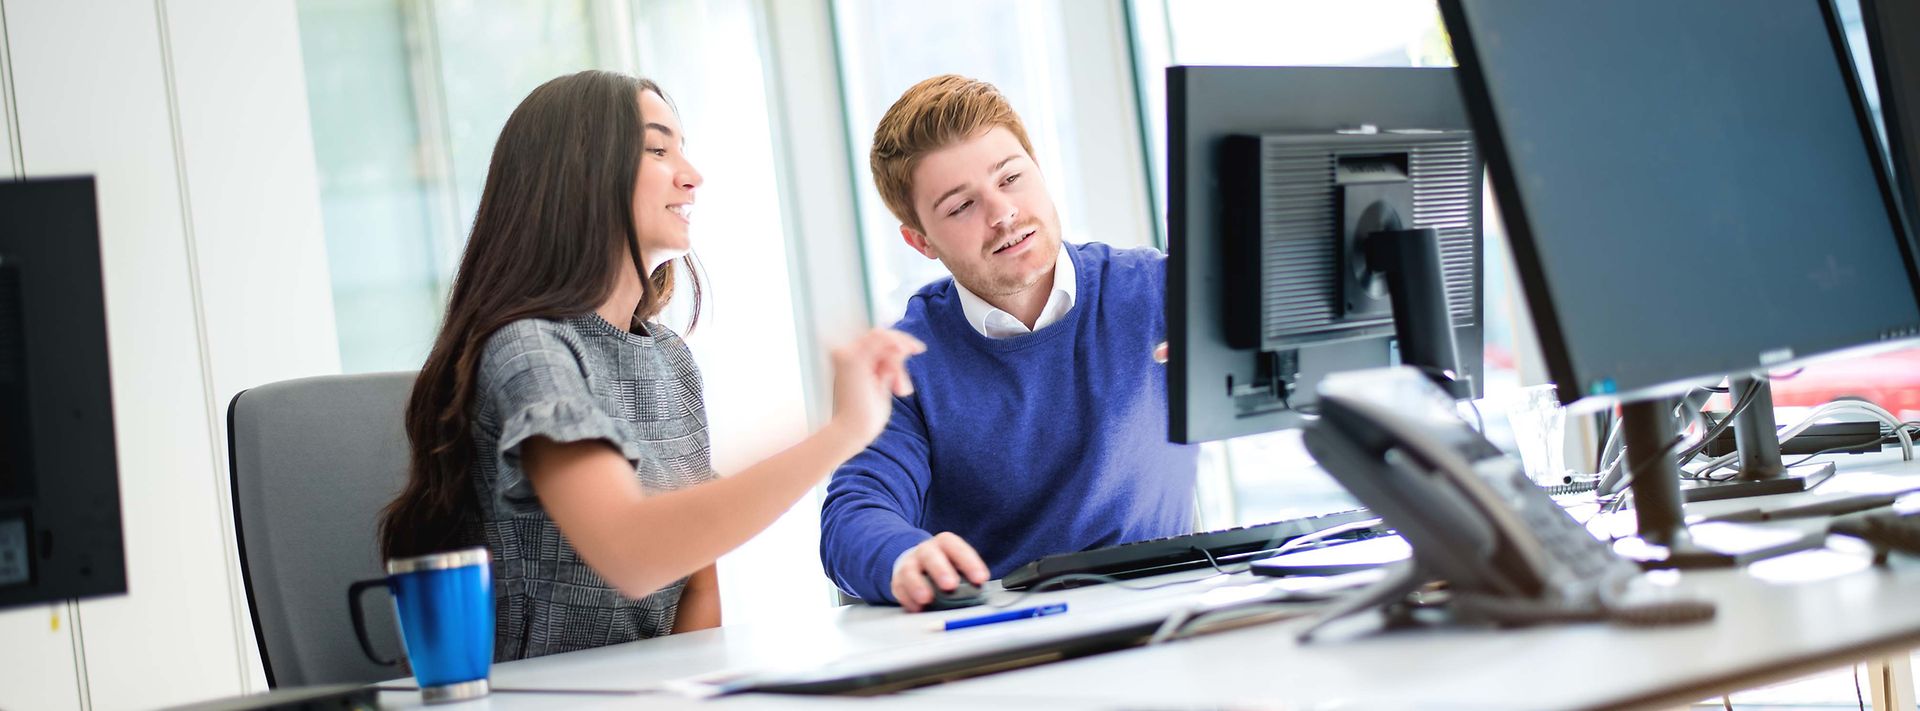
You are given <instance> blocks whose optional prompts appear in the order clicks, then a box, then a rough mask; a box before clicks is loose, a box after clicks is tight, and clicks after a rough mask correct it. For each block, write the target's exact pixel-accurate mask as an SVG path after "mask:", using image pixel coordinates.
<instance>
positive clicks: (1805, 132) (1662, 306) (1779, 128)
mask: <svg viewBox="0 0 1920 711" xmlns="http://www.w3.org/2000/svg"><path fill="white" fill-rule="evenodd" d="M1440 5H1441V9H1442V14H1443V16H1444V19H1445V21H1446V24H1447V28H1448V30H1449V32H1450V34H1451V36H1452V38H1453V43H1454V44H1453V46H1454V51H1455V54H1456V56H1457V57H1458V59H1459V62H1460V77H1461V80H1462V82H1461V86H1462V90H1463V95H1464V96H1465V97H1466V99H1467V102H1468V108H1469V110H1470V111H1471V113H1472V114H1473V116H1474V130H1475V133H1476V134H1477V135H1478V136H1479V137H1480V139H1481V146H1482V148H1483V150H1484V151H1485V153H1486V155H1487V165H1488V172H1489V175H1490V178H1491V179H1492V181H1493V186H1494V191H1495V194H1496V195H1497V197H1498V204H1499V205H1500V209H1501V212H1502V217H1503V218H1504V223H1505V225H1506V229H1507V234H1508V235H1509V237H1510V240H1511V242H1512V245H1513V249H1514V257H1515V262H1516V266H1517V268H1518V270H1519V277H1520V283H1521V285H1522V286H1523V288H1524V290H1525V293H1526V299H1527V303H1528V305H1529V306H1530V308H1531V309H1532V311H1533V317H1534V319H1533V320H1534V323H1535V325H1536V326H1537V328H1538V329H1539V336H1540V344H1541V349H1542V351H1543V355H1544V356H1545V360H1546V365H1547V370H1548V373H1549V375H1551V376H1552V379H1553V380H1554V382H1555V383H1556V384H1558V385H1559V394H1560V398H1561V400H1562V401H1564V402H1568V403H1573V402H1575V401H1577V400H1580V399H1582V398H1587V397H1594V396H1599V398H1597V399H1600V400H1612V399H1618V400H1623V401H1635V400H1644V399H1646V398H1650V397H1661V396H1665V395H1671V394H1675V393H1676V392H1677V391H1678V390H1679V389H1684V388H1685V387H1686V386H1687V385H1689V384H1699V383H1701V382H1703V381H1705V380H1708V379H1712V378H1717V377H1718V376H1720V375H1724V374H1734V373H1748V372H1753V371H1756V370H1759V369H1763V368H1769V367H1775V366H1780V365H1784V364H1789V363H1793V362H1796V361H1799V360H1802V359H1805V358H1807V357H1810V356H1814V355H1817V354H1821V353H1828V352H1833V351H1836V350H1841V349H1848V348H1851V347H1856V346H1863V345H1868V344H1876V343H1890V342H1897V341H1902V340H1905V339H1911V338H1912V337H1913V336H1914V335H1915V334H1916V333H1920V301H1917V300H1916V282H1915V279H1914V255H1913V247H1912V244H1911V243H1910V242H1909V241H1908V239H1907V237H1906V236H1905V234H1904V229H1903V228H1902V227H1901V219H1900V216H1899V212H1898V210H1897V208H1896V203H1895V201H1894V198H1893V191H1892V188H1891V186H1890V184H1889V181H1888V178H1887V175H1886V171H1885V170H1884V166H1883V165H1882V164H1881V162H1880V160H1879V154H1878V150H1877V145H1876V143H1877V142H1876V141H1875V139H1874V137H1873V134H1872V129H1871V127H1870V124H1869V123H1868V122H1867V120H1866V119H1865V118H1864V117H1865V115H1866V114H1865V112H1864V108H1863V106H1862V97H1861V95H1860V86H1859V84H1858V82H1857V80H1856V78H1855V77H1854V76H1853V68H1852V64H1851V62H1850V61H1849V60H1848V58H1847V56H1846V53H1845V45H1844V42H1842V41H1841V40H1840V36H1839V28H1838V23H1837V19H1836V18H1835V17H1834V14H1833V13H1834V11H1833V9H1832V7H1831V6H1829V5H1827V4H1826V3H1825V2H1823V1H1822V0H1778V1H1775V2H1765V3H1755V2H1751V1H1750V0H1689V1H1688V2H1671V1H1670V0H1610V1H1609V2H1592V1H1591V0H1528V1H1527V2H1511V1H1509V0H1443V1H1442V2H1441V3H1440Z"/></svg>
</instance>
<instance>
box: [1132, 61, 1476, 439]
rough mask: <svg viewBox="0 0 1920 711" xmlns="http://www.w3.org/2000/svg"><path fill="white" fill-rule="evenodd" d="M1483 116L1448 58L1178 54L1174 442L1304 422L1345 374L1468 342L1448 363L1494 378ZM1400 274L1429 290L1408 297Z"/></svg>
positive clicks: (1172, 189)
mask: <svg viewBox="0 0 1920 711" xmlns="http://www.w3.org/2000/svg"><path fill="white" fill-rule="evenodd" d="M1467 129H1468V119H1467V114H1466V110H1465V109H1464V107H1463V106H1462V105H1461V102H1460V99H1459V93H1458V88H1457V87H1456V85H1455V80H1454V75H1453V71H1452V70H1449V69H1430V68H1373V67H1171V68H1169V69H1168V70H1167V133H1168V137H1167V173H1168V180H1167V190H1168V195H1167V203H1168V213H1167V237H1168V251H1169V254H1170V259H1171V261H1170V264H1169V265H1168V278H1167V329H1168V334H1167V338H1168V341H1169V345H1170V349H1169V350H1170V352H1169V361H1168V371H1167V388H1168V389H1167V395H1168V399H1169V402H1170V406H1171V407H1170V413H1169V414H1170V418H1169V421H1170V425H1171V432H1170V436H1171V439H1172V440H1173V441H1176V442H1201V441H1208V440H1216V439H1225V438H1228V437H1236V436H1240V435H1247V434H1256V433H1260V432H1269V431H1274V430H1279V429H1285V428H1289V427H1295V426H1299V425H1300V424H1302V423H1303V421H1304V420H1303V417H1304V416H1307V415H1310V414H1311V413H1313V412H1314V404H1315V401H1316V399H1317V396H1316V395H1315V393H1314V386H1315V385H1316V384H1317V383H1318V382H1319V381H1320V379H1321V378H1323V377H1324V376H1326V375H1327V374H1328V373H1332V372H1336V371H1341V370H1351V369H1356V368H1373V367H1381V366H1385V365H1390V364H1393V363H1396V362H1401V361H1403V360H1406V361H1409V362H1414V361H1427V360H1435V361H1438V362H1445V361H1447V360H1448V359H1447V356H1449V355H1451V356H1452V358H1451V363H1449V364H1448V365H1446V366H1445V367H1444V368H1437V369H1436V370H1439V369H1444V370H1450V371H1453V372H1452V373H1451V374H1450V375H1451V376H1452V377H1453V378H1454V382H1455V383H1456V395H1459V396H1462V397H1466V396H1471V395H1473V394H1477V392H1478V388H1479V385H1480V382H1481V377H1480V375H1481V361H1482V353H1481V347H1482V344H1481V338H1482V337H1481V334H1482V321H1481V319H1482V307H1481V299H1482V296H1481V287H1480V280H1481V273H1482V272H1481V268H1482V264H1481V261H1482V259H1481V243H1480V212H1481V210H1480V182H1481V169H1480V160H1479V156H1478V152H1477V151H1476V150H1475V148H1474V143H1473V140H1472V136H1471V134H1470V133H1468V132H1467ZM1374 237H1379V238H1380V239H1372V238H1374ZM1388 237H1393V238H1395V239H1387V238H1388ZM1369 247H1372V248H1373V249H1369ZM1423 247H1424V248H1425V250H1424V251H1423V250H1422V248H1423ZM1381 248H1386V249H1381ZM1395 272H1397V274H1393V273H1395ZM1390 276H1392V277H1393V278H1389V277H1390ZM1401 277H1407V278H1401ZM1389 282H1394V283H1411V284H1412V286H1414V287H1416V288H1414V289H1412V290H1410V291H1411V293H1408V292H1409V290H1407V289H1402V290H1400V291H1398V292H1395V293H1392V294H1391V297H1392V298H1389V297H1390V294H1389V292H1390V291H1393V290H1391V289H1389V288H1388V287H1387V285H1388V283H1389ZM1396 315H1397V316H1398V317H1399V320H1400V321H1401V322H1402V324H1405V323H1409V322H1411V323H1413V324H1416V327H1415V328H1413V329H1412V331H1413V332H1411V333H1401V332H1400V331H1403V330H1407V329H1406V328H1405V327H1404V326H1402V327H1400V328H1396ZM1449 334H1450V335H1451V338H1450V339H1443V338H1441V336H1445V335H1449ZM1444 341H1450V342H1444ZM1403 351H1404V353H1405V354H1406V357H1403V356H1402V352H1403ZM1448 351H1451V353H1448ZM1436 375H1440V374H1439V373H1436ZM1442 377H1445V376H1442Z"/></svg>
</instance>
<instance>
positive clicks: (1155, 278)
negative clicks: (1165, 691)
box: [820, 75, 1197, 611]
mask: <svg viewBox="0 0 1920 711" xmlns="http://www.w3.org/2000/svg"><path fill="white" fill-rule="evenodd" d="M870 161H871V167H872V170H873V178H874V183H875V185H876V186H877V187H878V188H879V191H880V195H881V197H882V199H884V200H885V202H886V204H887V208H888V209H890V210H892V212H893V214H894V216H895V217H898V218H899V219H900V222H901V226H900V236H901V237H902V238H904V239H905V240H906V243H907V245H908V246H910V247H912V248H913V249H914V250H915V251H918V252H919V253H920V254H922V255H925V256H926V257H927V258H928V259H938V260H940V262H941V264H942V265H944V266H945V267H946V268H947V270H948V271H949V272H952V274H953V278H951V279H940V280H937V281H935V282H933V283H931V284H928V285H927V286H925V287H924V288H922V289H921V290H920V291H919V292H918V293H916V294H914V296H913V297H912V298H911V299H910V300H909V301H908V303H907V312H906V316H905V317H904V318H902V319H901V320H900V322H899V323H898V324H897V325H896V328H898V329H899V330H901V331H905V332H907V333H909V334H912V335H914V336H916V337H918V338H920V339H921V340H922V341H925V342H926V344H927V351H926V353H925V354H924V355H921V356H919V357H916V358H915V359H914V360H913V361H912V362H911V363H910V364H909V365H908V370H909V371H910V373H911V375H912V378H913V384H914V394H913V395H912V396H910V397H906V398H896V399H895V404H894V409H893V415H892V420H891V421H890V422H889V424H888V426H887V429H886V431H885V432H884V433H882V434H881V435H880V437H879V438H878V439H876V440H875V441H874V443H873V444H872V445H871V446H869V447H868V448H867V450H866V451H865V452H863V453H861V454H859V455H857V456H855V457H854V458H853V459H852V460H849V461H848V462H847V463H846V464H845V465H843V466H842V467H841V468H840V469H839V470H838V471H836V472H835V473H834V475H833V479H832V481H831V482H830V483H829V484H828V485H827V500H826V502H825V504H824V507H823V511H822V513H821V540H820V555H821V559H822V561H823V563H824V564H825V566H826V570H827V573H828V575H830V576H831V577H832V578H833V579H834V581H835V582H836V583H837V584H838V585H839V586H840V588H841V589H842V590H845V591H847V592H849V593H852V594H854V595H856V596H858V597H860V598H861V599H863V600H867V601H870V602H885V601H894V602H898V603H899V604H900V605H901V606H902V607H904V608H906V609H907V610H909V611H918V610H920V609H921V608H922V607H924V606H925V605H926V604H927V603H928V602H930V601H931V600H932V598H933V589H932V588H930V587H929V586H928V585H927V578H928V577H931V579H932V581H933V583H934V585H937V586H939V587H940V588H941V589H942V590H953V589H954V588H955V587H956V586H957V585H958V584H959V583H960V581H961V578H963V577H964V578H966V579H967V580H970V581H972V582H974V583H976V584H978V583H984V582H986V581H987V580H988V579H989V578H997V577H1000V576H1003V575H1005V574H1006V573H1007V572H1008V571H1011V570H1012V569H1013V568H1015V567H1018V566H1020V565H1022V564H1024V563H1027V562H1028V561H1031V560H1033V559H1035V558H1038V557H1040V556H1043V555H1047V554H1052V553H1061V552H1066V551H1077V550H1083V549H1087V548H1098V547H1103V546H1111V545H1116V544H1120V543H1125V542H1129V541H1136V540H1143V539H1149V538H1158V537H1162V536H1170V535H1178V534H1183V533H1189V532H1191V531H1192V515H1193V489H1194V474H1195V466H1196V456H1197V452H1196V450H1195V449H1194V448H1193V447H1191V446H1185V445H1174V444H1169V443H1168V442H1167V397H1166V375H1165V373H1164V371H1163V368H1164V366H1162V365H1160V364H1159V363H1157V362H1155V360H1154V355H1153V354H1154V346H1155V344H1157V343H1160V342H1162V341H1164V340H1165V311H1164V309H1163V308H1162V303H1163V301H1164V299H1165V294H1166V289H1165V283H1166V259H1165V257H1164V256H1163V255H1161V254H1160V253H1159V252H1157V251H1154V250H1151V249H1131V250H1121V249H1113V248H1111V247H1108V246H1106V245H1103V244H1097V243H1089V244H1085V245H1070V244H1062V243H1061V241H1060V224H1059V219H1058V216H1057V214H1056V212H1055V210H1054V206H1053V200H1052V198H1051V197H1049V195H1048V192H1047V184H1046V181H1045V179H1044V177H1043V176H1042V175H1041V174H1040V168H1039V165H1038V164H1036V163H1035V162H1034V159H1033V149H1032V146H1031V145H1029V144H1028V142H1027V134H1026V129H1025V128H1024V127H1023V126H1022V125H1021V123H1020V118H1019V116H1018V115H1016V114H1015V113H1014V112H1013V108H1012V107H1011V106H1009V105H1008V103H1007V101H1006V99H1005V97H1003V96H1001V95H1000V93H999V91H998V90H997V89H995V88H994V87H993V85H991V84H987V83H985V82H980V81H975V80H971V79H967V78H965V77H959V76H953V75H945V76H938V77H934V78H932V79H928V80H926V81H923V82H920V83H919V84H917V85H915V86H914V87H913V88H911V89H908V90H907V92H906V93H905V94H903V95H901V97H900V99H899V100H898V101H896V102H894V104H893V107H892V108H890V109H888V110H887V114H886V116H885V117H884V118H882V119H881V120H880V126H879V128H878V129H877V130H875V131H874V138H873V152H872V155H871V156H870ZM936 533H937V535H936Z"/></svg>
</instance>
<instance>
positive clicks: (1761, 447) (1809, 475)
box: [1680, 373, 1833, 502]
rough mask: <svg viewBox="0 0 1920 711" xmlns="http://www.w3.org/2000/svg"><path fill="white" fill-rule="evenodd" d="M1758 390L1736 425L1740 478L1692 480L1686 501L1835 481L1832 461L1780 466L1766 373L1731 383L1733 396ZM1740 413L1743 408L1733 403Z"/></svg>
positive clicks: (1683, 494) (1790, 490)
mask: <svg viewBox="0 0 1920 711" xmlns="http://www.w3.org/2000/svg"><path fill="white" fill-rule="evenodd" d="M1750 387H1751V388H1753V393H1754V394H1753V396H1752V397H1751V399H1752V400H1753V403H1752V404H1750V405H1748V406H1747V408H1746V409H1745V410H1744V411H1742V412H1741V413H1740V416H1739V418H1738V419H1737V420H1736V421H1735V422H1734V424H1733V437H1734V443H1735V445H1736V446H1738V447H1739V452H1740V466H1739V468H1738V469H1737V473H1736V474H1734V475H1733V476H1732V477H1730V478H1728V479H1726V480H1724V481H1715V480H1706V479H1688V480H1686V482H1685V484H1684V485H1683V486H1682V487H1681V489H1680V493H1681V497H1682V498H1684V499H1686V500H1687V501H1689V502H1692V501H1716V500H1719V499H1733V498H1739V497H1742V496H1766V495H1769V494H1792V493H1795V492H1800V491H1806V490H1808V489H1812V488H1813V487H1816V486H1819V485H1820V484H1822V483H1824V482H1826V480H1827V479H1829V478H1831V477H1832V476H1833V462H1827V461H1820V462H1808V463H1807V464H1805V465H1802V466H1797V467H1792V468H1788V467H1787V466H1785V465H1783V464H1781V462H1780V431H1779V426H1778V425H1776V424H1775V423H1774V420H1773V386H1772V385H1771V384H1769V383H1768V382H1767V378H1766V374H1764V373H1756V374H1754V375H1750V376H1747V377H1734V378H1728V379H1727V392H1728V393H1729V395H1728V397H1739V395H1740V393H1744V392H1747V389H1748V388H1750ZM1733 408H1734V409H1736V410H1738V409H1739V408H1740V403H1738V402H1735V403H1733Z"/></svg>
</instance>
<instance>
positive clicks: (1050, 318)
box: [953, 242, 1078, 338]
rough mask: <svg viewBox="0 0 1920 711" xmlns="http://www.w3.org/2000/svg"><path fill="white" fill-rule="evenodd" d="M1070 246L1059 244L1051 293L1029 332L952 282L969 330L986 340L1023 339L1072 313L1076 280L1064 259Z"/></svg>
mask: <svg viewBox="0 0 1920 711" xmlns="http://www.w3.org/2000/svg"><path fill="white" fill-rule="evenodd" d="M1072 248H1073V247H1072V245H1069V244H1067V243H1066V242H1061V243H1060V253H1059V255H1058V256H1056V257H1055V258H1054V260H1053V293H1051V294H1048V295H1047V305H1046V306H1043V307H1041V309H1040V317H1039V318H1037V319H1034V321H1033V328H1032V329H1031V330H1029V329H1028V328H1027V325H1026V324H1024V323H1021V322H1020V319H1017V318H1014V317H1013V314H1010V313H1007V312H1005V311H1002V310H1000V309H999V308H997V307H995V306H994V305H993V304H989V303H987V300H986V299H982V298H980V296H979V295H978V294H975V293H973V291H971V290H969V289H967V287H965V286H962V285H961V284H960V281H959V280H957V279H956V280H954V282H953V287H954V288H955V289H956V290H958V291H959V292H960V310H961V311H962V312H963V313H965V314H966V315H967V323H968V324H971V325H972V326H973V330H975V331H979V332H980V335H982V336H986V337H988V338H1012V337H1014V336H1024V335H1027V334H1029V333H1033V332H1034V331H1038V330H1040V329H1043V328H1046V327H1047V326H1050V325H1053V324H1054V323H1057V322H1059V320H1060V318H1061V317H1063V316H1066V315H1067V312H1068V311H1071V310H1073V300H1074V296H1075V293H1076V290H1077V289H1076V288H1077V286H1078V283H1077V282H1078V280H1077V278H1076V276H1075V274H1074V272H1073V258H1072V257H1070V256H1067V250H1069V249H1072Z"/></svg>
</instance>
